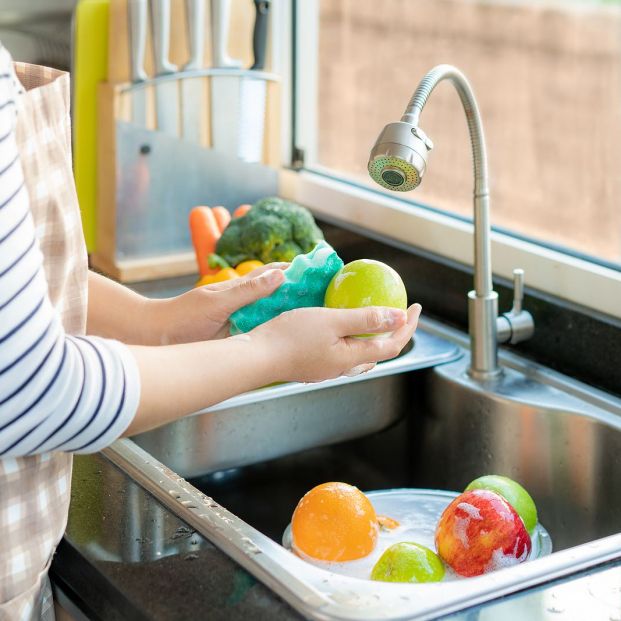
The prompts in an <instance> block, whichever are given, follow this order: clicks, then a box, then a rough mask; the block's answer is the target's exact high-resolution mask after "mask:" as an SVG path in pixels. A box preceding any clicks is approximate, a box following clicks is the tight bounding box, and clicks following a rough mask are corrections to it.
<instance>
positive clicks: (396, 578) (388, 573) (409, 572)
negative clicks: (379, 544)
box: [371, 541, 444, 582]
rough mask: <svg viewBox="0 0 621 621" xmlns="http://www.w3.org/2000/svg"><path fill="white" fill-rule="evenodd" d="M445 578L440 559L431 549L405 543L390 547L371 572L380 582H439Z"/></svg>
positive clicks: (374, 578) (372, 578) (373, 577)
mask: <svg viewBox="0 0 621 621" xmlns="http://www.w3.org/2000/svg"><path fill="white" fill-rule="evenodd" d="M442 578H444V565H443V564H442V561H441V560H440V557H439V556H438V555H437V554H435V552H432V551H431V550H430V549H429V548H426V547H425V546H422V545H420V544H419V543H412V542H409V541H404V542H401V543H395V544H394V545H392V546H390V547H389V548H388V549H387V550H386V551H385V552H384V554H382V556H380V557H379V560H378V561H377V563H375V566H374V567H373V571H372V572H371V580H378V581H380V582H439V581H440V580H442Z"/></svg>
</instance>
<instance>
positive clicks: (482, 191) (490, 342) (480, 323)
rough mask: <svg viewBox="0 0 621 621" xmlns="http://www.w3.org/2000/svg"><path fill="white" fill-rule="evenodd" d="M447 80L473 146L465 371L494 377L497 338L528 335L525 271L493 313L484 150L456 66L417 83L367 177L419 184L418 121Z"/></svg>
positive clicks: (380, 142)
mask: <svg viewBox="0 0 621 621" xmlns="http://www.w3.org/2000/svg"><path fill="white" fill-rule="evenodd" d="M442 80H450V81H451V82H452V84H453V86H454V87H455V88H456V89H457V92H458V94H459V98H460V99H461V103H462V106H463V108H464V112H465V113H466V120H467V121H468V130H469V132H470V143H471V145H472V157H473V164H474V290H473V291H470V292H469V293H468V325H469V332H470V345H471V361H470V371H469V372H470V375H471V376H472V377H474V378H475V379H480V380H488V379H493V378H494V377H496V376H497V375H498V374H499V373H500V368H499V366H498V343H506V342H510V343H519V342H520V341H524V340H526V339H529V338H530V337H531V336H532V335H533V332H534V329H535V324H534V321H533V317H532V315H531V314H530V313H529V312H528V311H526V310H524V309H523V308H522V299H523V295H524V271H523V270H521V269H516V270H514V271H513V278H514V300H513V308H512V309H511V311H509V312H508V313H504V314H503V315H501V316H500V317H499V316H498V294H497V293H496V292H495V291H494V289H493V287H492V264H491V256H490V254H491V253H490V230H491V227H490V220H489V186H488V171H487V153H486V148H485V138H484V135H483V125H482V122H481V115H480V113H479V108H478V106H477V102H476V99H475V97H474V92H473V91H472V87H471V86H470V83H469V82H468V80H467V78H466V77H465V76H464V74H463V73H461V71H459V69H457V68H455V67H453V66H451V65H438V66H437V67H434V68H433V69H432V70H431V71H429V72H428V73H427V74H426V75H425V76H424V77H423V79H422V80H421V81H420V84H419V85H418V87H417V88H416V91H415V92H414V95H412V98H411V99H410V102H409V103H408V106H407V108H406V110H405V113H404V115H403V116H402V117H401V121H399V122H397V123H389V124H388V125H386V127H385V128H384V129H383V130H382V132H381V134H380V135H379V137H378V139H377V141H376V143H375V146H374V147H373V149H372V150H371V155H370V157H369V164H368V170H369V174H370V175H371V177H372V178H373V179H374V180H375V181H376V182H377V183H379V184H380V185H381V186H383V187H385V188H388V189H389V190H395V191H398V192H407V191H408V190H413V189H414V188H415V187H417V186H418V185H419V183H420V182H421V179H422V177H423V175H424V174H425V169H426V168H427V155H428V153H429V151H431V149H432V148H433V143H432V142H431V140H430V139H429V138H428V137H427V136H426V135H425V133H424V132H423V131H422V129H421V128H420V127H419V126H418V122H419V117H420V114H421V112H422V110H423V107H424V106H425V104H426V103H427V99H429V96H430V95H431V93H432V91H433V89H434V88H435V87H436V86H437V85H438V83H439V82H441V81H442Z"/></svg>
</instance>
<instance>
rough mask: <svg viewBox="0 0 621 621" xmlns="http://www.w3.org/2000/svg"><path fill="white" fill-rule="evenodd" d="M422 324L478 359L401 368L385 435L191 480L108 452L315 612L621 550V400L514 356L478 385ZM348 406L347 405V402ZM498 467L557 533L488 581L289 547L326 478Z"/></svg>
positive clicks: (461, 483) (463, 591) (545, 570)
mask: <svg viewBox="0 0 621 621" xmlns="http://www.w3.org/2000/svg"><path fill="white" fill-rule="evenodd" d="M422 327H423V332H424V333H426V334H428V335H430V336H435V337H438V338H440V339H443V340H448V341H450V342H451V343H453V344H454V345H455V346H457V347H458V348H460V350H461V351H462V352H463V353H465V354H466V355H463V356H461V357H458V358H456V359H453V360H451V361H449V362H446V363H445V364H438V365H437V366H434V367H433V368H427V369H424V370H416V371H415V370H410V371H408V372H405V373H403V374H402V375H401V379H400V380H399V382H400V384H399V385H400V386H401V388H400V389H399V390H396V391H395V393H394V395H393V397H392V398H390V399H387V398H383V399H382V400H381V401H376V402H375V403H376V405H378V404H381V405H382V406H383V407H385V408H387V409H389V410H390V411H391V412H399V415H392V416H391V413H390V412H387V413H386V416H387V417H388V418H387V419H385V421H384V422H387V421H388V422H387V423H386V424H387V425H388V426H387V427H386V424H384V425H380V429H381V430H380V431H375V432H374V433H371V434H367V435H365V436H364V437H358V438H352V439H349V440H347V441H342V442H338V443H336V444H331V445H323V446H315V447H314V448H311V449H308V450H303V451H302V450H300V451H296V452H288V454H286V455H284V456H280V457H278V458H276V459H265V460H258V459H252V460H250V461H249V462H247V463H249V464H251V465H245V466H243V465H241V464H237V465H235V466H234V467H230V468H228V467H227V468H223V469H220V470H217V471H208V472H205V473H202V474H201V475H200V476H194V477H193V478H192V479H191V481H189V482H188V481H186V480H184V479H183V478H182V477H181V476H179V474H178V473H175V472H174V468H173V470H171V469H170V468H169V467H168V466H169V465H170V464H168V463H167V462H166V453H165V450H166V449H165V448H164V447H159V453H158V459H154V457H153V456H152V455H150V454H149V453H147V452H146V451H144V450H142V449H141V448H139V447H137V446H136V445H135V444H134V443H132V442H131V441H127V440H124V441H122V442H120V443H117V444H116V445H115V446H114V447H113V448H112V449H108V451H107V455H108V457H109V458H110V459H111V460H113V461H114V462H115V463H117V464H118V465H119V466H121V467H122V468H124V469H126V470H127V471H128V472H130V474H132V475H133V476H134V477H135V478H136V479H137V480H138V481H139V482H140V483H141V484H143V485H144V486H145V487H147V488H148V489H149V490H150V491H151V492H152V493H153V494H155V495H156V496H157V497H158V498H159V499H160V500H161V501H162V502H164V503H165V504H166V505H168V506H169V507H171V508H172V509H173V510H174V511H175V512H176V513H177V514H178V515H180V516H181V517H183V519H185V520H186V521H187V522H189V523H190V524H191V525H192V526H193V527H194V528H196V529H197V530H199V531H200V532H201V533H203V534H204V535H205V536H206V537H207V538H209V539H210V540H211V541H213V542H214V543H215V544H217V545H219V546H220V547H221V548H222V549H223V550H224V551H225V552H226V553H228V554H229V555H230V556H232V557H233V558H234V559H235V560H237V561H238V562H239V563H240V564H242V565H243V566H244V567H245V568H246V569H247V570H248V571H249V572H251V573H252V574H254V575H255V576H256V577H257V578H259V579H260V580H262V581H263V582H265V583H266V584H267V585H268V586H270V587H271V588H272V589H273V590H274V591H275V592H276V593H278V594H279V595H280V596H281V597H282V598H283V599H285V600H286V601H288V602H289V603H290V604H291V605H292V606H293V607H294V608H296V609H297V610H299V611H300V612H301V613H302V614H303V615H305V616H307V617H310V618H316V619H361V620H362V619H365V620H374V619H411V618H421V619H426V618H434V617H437V616H441V615H444V614H449V613H451V612H454V611H457V610H462V609H465V608H468V607H471V606H474V605H476V604H479V603H481V602H484V601H486V600H490V599H494V598H497V597H500V596H502V595H505V594H508V593H512V592H516V591H518V590H521V589H524V588H527V587H530V586H533V585H538V584H543V583H544V582H548V581H550V580H554V579H557V578H561V577H563V576H566V575H569V574H572V573H575V572H578V571H581V570H583V569H586V568H589V567H593V566H595V565H598V564H601V563H604V562H607V561H609V560H612V559H617V558H621V534H620V533H621V486H620V485H619V484H618V482H619V481H621V400H619V399H617V398H615V397H612V396H610V395H607V394H605V393H602V392H600V391H597V390H594V389H592V388H590V387H587V386H584V385H581V384H579V383H577V382H575V381H573V380H571V379H569V378H566V377H564V376H561V375H559V374H556V373H554V372H552V371H550V370H548V369H545V368H542V367H540V366H538V365H536V364H534V363H530V362H527V361H524V360H523V359H520V358H519V357H517V356H514V355H512V354H508V353H506V352H505V353H502V354H501V362H502V364H503V369H504V372H503V375H502V377H501V378H500V379H499V380H497V381H494V382H491V383H488V384H485V383H479V382H475V381H473V380H471V379H470V377H469V376H468V374H467V372H466V371H467V368H468V362H469V357H468V355H467V352H466V349H465V347H466V341H465V338H464V336H463V335H461V334H460V333H457V332H453V331H452V330H449V329H446V328H444V327H443V326H441V325H439V324H436V323H434V322H432V321H430V320H425V321H423V322H422ZM389 375H390V374H389ZM404 378H405V380H406V382H405V384H401V382H402V381H404ZM377 379H378V380H379V379H381V378H377ZM346 382H347V381H346ZM347 385H348V387H349V389H350V393H349V397H347V398H352V399H356V396H355V395H356V392H358V391H359V394H360V395H363V396H364V398H363V399H362V401H372V400H373V398H374V397H373V393H374V392H375V391H381V390H382V384H381V383H380V382H379V381H378V382H376V383H373V382H366V383H365V382H363V381H358V382H352V383H351V384H347ZM405 386H407V388H406V387H405ZM338 387H339V386H338V385H337V386H333V387H329V386H328V387H327V388H322V387H319V388H317V389H316V390H315V391H313V392H309V393H308V394H307V395H306V399H307V400H308V401H310V402H315V401H316V403H318V404H320V407H324V406H323V405H321V404H325V403H327V401H326V402H324V401H322V398H323V397H322V391H323V390H332V389H334V388H338ZM384 388H385V386H384ZM345 398H346V397H345V395H343V394H341V393H339V392H338V391H337V392H333V393H332V396H331V399H343V400H344V399H345ZM354 402H355V403H359V402H360V400H359V401H354ZM266 403H267V404H268V405H266V406H265V407H266V409H265V412H266V415H268V414H267V413H268V412H269V407H270V406H269V401H267V402H266ZM339 405H340V406H341V408H342V409H343V411H346V410H347V407H348V406H347V402H346V401H341V402H339ZM352 415H353V414H352ZM277 433H278V432H277V430H276V428H275V427H274V426H273V425H272V426H271V427H270V428H269V433H263V432H262V430H261V425H260V424H257V425H256V426H255V427H254V428H253V438H254V439H255V441H256V442H257V443H261V442H268V443H269V442H271V441H273V440H275V441H278V438H277V437H276V436H275V435H274V434H277ZM282 433H287V427H286V426H283V429H282ZM143 446H144V444H143ZM161 462H163V463H161ZM190 470H191V469H190ZM490 473H494V474H502V475H506V476H509V477H511V478H513V479H516V480H518V481H519V482H520V483H522V484H523V485H524V486H525V487H526V488H527V489H528V490H529V492H530V493H531V495H532V496H533V498H534V500H535V502H536V504H537V507H538V510H539V519H540V521H541V523H542V524H543V525H544V527H545V528H546V529H547V531H548V532H549V534H550V536H551V539H552V544H553V549H554V551H553V553H552V554H551V555H549V556H545V557H543V558H539V559H536V560H533V561H531V562H527V563H524V564H522V565H519V566H516V567H511V568H508V569H504V570H501V571H497V572H495V573H492V574H488V575H485V576H481V577H477V578H470V579H466V580H455V581H451V582H447V583H439V584H421V585H406V584H388V583H370V582H368V581H366V580H360V579H355V578H349V577H345V576H341V575H336V574H333V573H330V572H327V571H325V570H323V569H319V568H317V567H315V566H311V565H309V564H307V563H305V562H304V561H302V560H301V559H299V558H297V557H296V556H294V555H293V554H291V553H290V552H288V551H287V550H285V549H284V548H283V547H282V546H281V545H280V541H281V538H282V534H283V531H284V529H285V528H286V526H287V524H288V523H289V521H290V518H291V514H292V512H293V509H294V508H295V506H296V504H297V502H298V500H299V499H300V497H301V496H302V495H303V494H304V493H305V492H306V491H307V490H309V489H310V488H311V487H313V486H314V485H316V484H318V483H321V482H325V481H328V480H340V481H346V482H348V483H351V484H354V485H356V486H358V487H359V488H360V489H362V490H366V491H370V490H379V489H391V488H404V487H405V488H429V489H444V490H454V491H459V490H462V489H463V488H464V487H465V485H466V484H467V483H468V482H469V481H470V480H472V479H474V478H476V477H478V476H480V475H483V474H490ZM190 474H192V472H190Z"/></svg>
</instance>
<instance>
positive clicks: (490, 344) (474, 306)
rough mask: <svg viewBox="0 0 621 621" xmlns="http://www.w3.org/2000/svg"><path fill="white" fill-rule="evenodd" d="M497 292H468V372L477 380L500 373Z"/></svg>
mask: <svg viewBox="0 0 621 621" xmlns="http://www.w3.org/2000/svg"><path fill="white" fill-rule="evenodd" d="M496 317H498V294H497V293H496V292H495V291H491V292H490V293H488V294H487V295H482V296H479V295H477V292H476V291H470V292H469V293H468V328H469V332H470V349H471V356H472V358H471V363H470V370H469V374H470V376H471V377H473V378H475V379H479V380H489V379H494V378H495V377H497V376H498V375H499V374H500V368H499V366H498V351H497V349H498V348H497V339H496Z"/></svg>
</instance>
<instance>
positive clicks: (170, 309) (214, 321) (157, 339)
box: [147, 263, 289, 345]
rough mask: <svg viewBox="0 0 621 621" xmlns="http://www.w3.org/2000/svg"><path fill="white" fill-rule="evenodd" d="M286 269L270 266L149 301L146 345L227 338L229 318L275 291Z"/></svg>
mask: <svg viewBox="0 0 621 621" xmlns="http://www.w3.org/2000/svg"><path fill="white" fill-rule="evenodd" d="M287 267H289V263H270V264H269V265H263V266H262V267H259V268H258V269H256V270H254V271H252V272H251V273H250V274H248V275H247V276H244V277H242V278H234V279H233V280H226V281H223V282H219V283H214V284H212V285H206V286H204V287H197V288H196V289H192V291H188V292H187V293H184V294H182V295H180V296H178V297H176V298H170V299H167V300H153V301H151V302H150V305H151V308H150V310H149V312H148V314H147V317H148V319H147V323H148V324H149V331H150V332H151V335H150V337H149V338H148V342H150V343H151V344H157V345H169V344H179V343H193V342H196V341H207V340H211V339H217V338H224V337H226V336H229V323H228V321H229V317H230V316H231V314H232V313H234V312H235V311H236V310H237V309H239V308H241V307H242V306H246V305H247V304H250V303H252V302H255V301H256V300H258V299H260V298H264V297H266V296H268V295H270V294H271V293H273V292H274V291H275V290H276V289H278V287H280V285H281V284H282V283H283V281H284V279H285V277H284V274H283V270H284V269H286V268H287Z"/></svg>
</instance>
